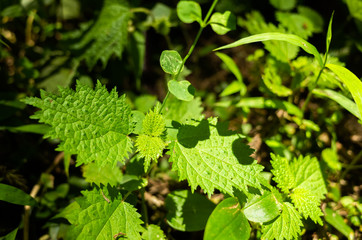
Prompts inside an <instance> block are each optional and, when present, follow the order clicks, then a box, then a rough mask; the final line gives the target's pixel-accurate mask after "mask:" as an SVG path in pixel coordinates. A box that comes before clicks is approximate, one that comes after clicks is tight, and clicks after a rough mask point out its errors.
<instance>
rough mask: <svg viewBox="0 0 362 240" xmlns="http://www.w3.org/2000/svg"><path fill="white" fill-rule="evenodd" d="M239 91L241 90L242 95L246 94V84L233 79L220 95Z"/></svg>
mask: <svg viewBox="0 0 362 240" xmlns="http://www.w3.org/2000/svg"><path fill="white" fill-rule="evenodd" d="M237 92H239V93H240V95H241V96H244V95H245V93H246V86H245V84H244V83H240V82H239V81H233V82H232V83H230V84H229V85H228V86H227V87H226V88H225V89H224V90H223V91H222V92H221V93H220V97H225V96H229V95H231V94H234V93H237Z"/></svg>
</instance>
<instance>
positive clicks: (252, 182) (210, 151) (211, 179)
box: [167, 118, 263, 195]
mask: <svg viewBox="0 0 362 240" xmlns="http://www.w3.org/2000/svg"><path fill="white" fill-rule="evenodd" d="M168 149H169V150H170V151H169V152H168V153H167V154H169V155H170V160H169V161H170V162H172V163H173V164H172V170H174V171H177V172H178V174H179V178H180V180H184V179H187V180H188V182H189V184H190V186H191V190H192V191H194V190H195V189H196V187H197V186H200V187H201V188H202V189H203V190H204V191H205V193H207V194H208V195H211V194H212V193H213V192H214V190H215V189H219V190H220V191H222V192H224V193H228V194H230V195H233V188H234V187H235V188H237V189H240V190H243V191H245V192H247V186H253V187H256V188H259V187H260V183H259V172H261V171H262V169H263V167H262V166H261V165H258V164H257V163H256V161H254V160H253V159H252V158H251V157H250V155H251V154H252V152H253V151H252V150H251V149H250V148H249V147H248V146H247V145H245V144H243V143H242V142H241V139H240V137H239V136H238V135H236V134H234V135H232V134H231V133H230V132H229V131H227V126H225V124H224V125H222V124H218V123H217V119H216V118H209V119H208V120H202V121H190V122H189V124H184V125H182V126H181V127H180V128H179V132H178V135H177V141H173V142H172V143H171V144H170V145H169V147H168Z"/></svg>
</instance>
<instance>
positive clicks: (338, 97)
mask: <svg viewBox="0 0 362 240" xmlns="http://www.w3.org/2000/svg"><path fill="white" fill-rule="evenodd" d="M313 94H315V95H317V96H322V97H326V98H329V99H332V100H334V101H335V102H337V103H338V104H339V105H341V106H342V107H344V108H345V109H346V110H347V111H349V112H350V113H352V114H353V115H354V116H356V117H357V118H359V119H360V120H362V115H360V114H359V113H360V112H359V111H358V107H357V104H356V103H355V102H353V101H352V100H351V99H349V98H347V97H345V96H344V95H342V94H340V93H339V92H336V91H333V90H330V89H316V88H315V89H313Z"/></svg>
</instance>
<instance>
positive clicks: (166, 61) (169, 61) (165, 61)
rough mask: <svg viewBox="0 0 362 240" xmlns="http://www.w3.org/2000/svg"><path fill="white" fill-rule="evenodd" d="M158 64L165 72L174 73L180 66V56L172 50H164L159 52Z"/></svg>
mask: <svg viewBox="0 0 362 240" xmlns="http://www.w3.org/2000/svg"><path fill="white" fill-rule="evenodd" d="M160 65H161V67H162V69H163V71H164V72H165V73H169V74H172V75H174V74H176V73H178V72H179V71H180V68H182V58H181V56H180V54H179V53H178V52H176V51H174V50H165V51H163V52H162V53H161V57H160Z"/></svg>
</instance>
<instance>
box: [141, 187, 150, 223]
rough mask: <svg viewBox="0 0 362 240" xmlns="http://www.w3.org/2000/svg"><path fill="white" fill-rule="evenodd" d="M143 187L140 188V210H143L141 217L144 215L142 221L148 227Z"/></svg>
mask: <svg viewBox="0 0 362 240" xmlns="http://www.w3.org/2000/svg"><path fill="white" fill-rule="evenodd" d="M145 192H146V191H145V188H142V189H141V197H142V211H143V217H144V221H145V224H146V227H148V211H147V206H146V201H145Z"/></svg>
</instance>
